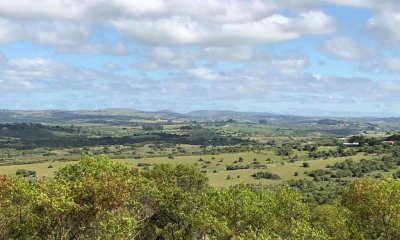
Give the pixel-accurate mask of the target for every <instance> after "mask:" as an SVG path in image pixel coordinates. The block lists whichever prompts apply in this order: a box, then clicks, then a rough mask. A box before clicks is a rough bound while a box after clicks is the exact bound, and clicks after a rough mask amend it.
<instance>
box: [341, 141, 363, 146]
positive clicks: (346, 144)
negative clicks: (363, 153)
mask: <svg viewBox="0 0 400 240" xmlns="http://www.w3.org/2000/svg"><path fill="white" fill-rule="evenodd" d="M343 145H345V146H349V147H358V146H360V143H358V142H353V143H349V142H345V143H343Z"/></svg>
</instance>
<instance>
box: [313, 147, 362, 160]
mask: <svg viewBox="0 0 400 240" xmlns="http://www.w3.org/2000/svg"><path fill="white" fill-rule="evenodd" d="M356 154H357V152H356V151H355V150H353V149H347V150H346V149H344V148H343V147H338V148H337V149H329V150H322V151H310V152H309V153H308V157H309V158H312V159H316V158H330V157H349V156H354V155H356Z"/></svg>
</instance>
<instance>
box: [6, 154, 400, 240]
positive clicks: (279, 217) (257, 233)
mask: <svg viewBox="0 0 400 240" xmlns="http://www.w3.org/2000/svg"><path fill="white" fill-rule="evenodd" d="M0 236H1V238H2V239H293V240H294V239H310V240H313V239H318V240H320V239H332V240H336V239H337V240H341V239H400V182H399V181H397V180H394V179H384V180H376V179H362V180H357V181H355V182H354V183H353V184H352V185H351V186H350V187H348V188H347V189H346V191H345V192H344V194H343V195H342V197H341V199H340V200H339V201H337V202H335V203H331V204H326V205H320V206H311V205H309V204H307V203H306V202H304V201H302V199H301V196H300V194H299V193H298V192H296V191H294V190H292V189H290V188H289V187H287V186H279V187H274V188H264V187H260V186H246V185H244V184H240V185H237V186H232V187H229V188H222V189H220V188H212V187H210V186H209V185H208V184H207V179H206V177H205V176H204V175H202V174H201V173H199V172H198V170H196V169H194V168H193V167H190V166H185V165H176V166H171V165H156V166H154V168H152V169H150V170H147V171H141V172H138V171H137V170H135V169H128V168H126V167H125V166H123V165H122V164H119V163H115V162H112V161H110V160H109V159H108V158H106V157H97V158H95V157H93V156H90V155H85V156H83V157H82V159H81V161H80V162H79V163H78V164H76V165H67V166H66V167H64V168H62V169H60V170H59V171H58V172H57V174H56V176H55V178H54V179H53V180H48V179H41V178H40V179H36V180H30V181H28V180H25V179H24V178H22V177H9V176H5V175H2V176H0Z"/></svg>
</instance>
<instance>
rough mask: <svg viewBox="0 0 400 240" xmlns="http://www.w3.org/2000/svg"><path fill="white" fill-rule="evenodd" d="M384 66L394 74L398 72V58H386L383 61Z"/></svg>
mask: <svg viewBox="0 0 400 240" xmlns="http://www.w3.org/2000/svg"><path fill="white" fill-rule="evenodd" d="M383 63H384V66H385V67H386V68H387V69H389V70H391V71H395V72H400V58H387V59H384V60H383Z"/></svg>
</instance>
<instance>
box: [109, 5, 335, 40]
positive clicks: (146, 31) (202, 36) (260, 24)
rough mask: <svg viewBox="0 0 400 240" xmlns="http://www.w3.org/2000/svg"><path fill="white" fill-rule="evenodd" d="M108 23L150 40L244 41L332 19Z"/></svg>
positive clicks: (302, 30)
mask: <svg viewBox="0 0 400 240" xmlns="http://www.w3.org/2000/svg"><path fill="white" fill-rule="evenodd" d="M112 24H113V25H114V26H115V27H116V28H117V29H118V30H119V31H121V32H123V33H125V34H127V35H128V36H130V37H131V38H133V39H138V40H141V41H143V42H149V43H154V44H161V45H164V44H167V45H174V44H200V45H213V46H223V45H245V44H253V43H262V42H277V41H285V40H289V39H294V38H298V37H301V36H303V35H307V34H325V33H330V32H332V31H334V30H335V23H334V20H333V19H332V18H331V17H330V16H328V15H326V14H325V13H323V12H321V11H309V12H306V13H302V14H300V15H299V16H297V17H294V18H290V17H286V16H284V15H281V14H273V15H269V16H266V17H264V18H262V19H257V20H254V21H245V22H237V21H232V22H227V23H219V22H207V21H205V22H202V21H200V20H199V19H196V18H193V17H192V16H178V15H173V16H168V17H164V18H155V19H150V20H149V19H117V20H114V21H112Z"/></svg>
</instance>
